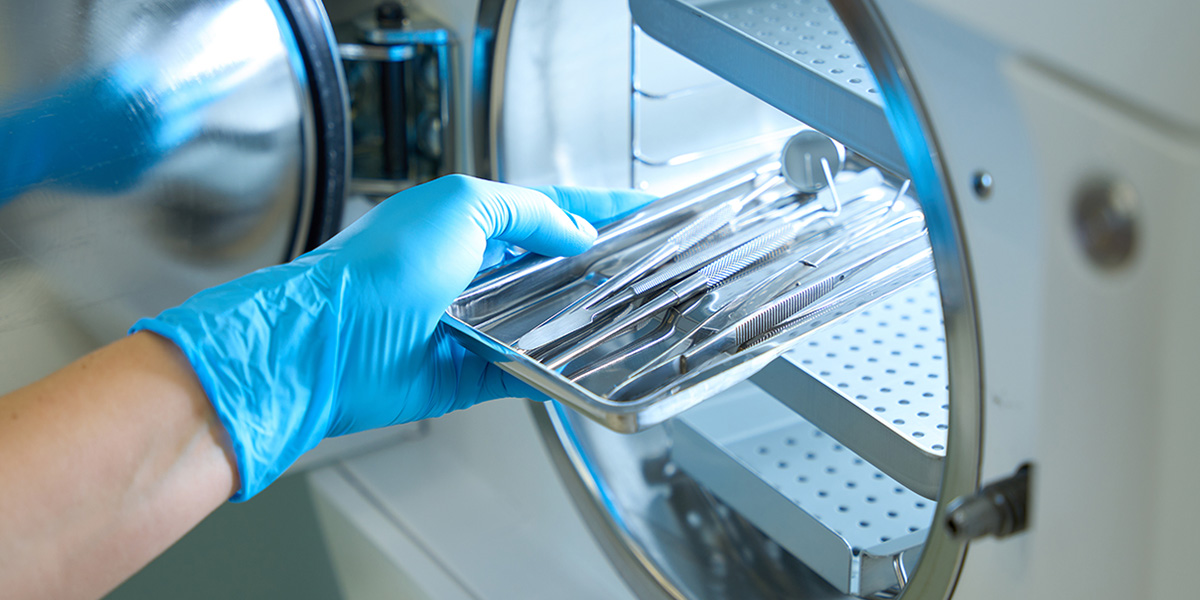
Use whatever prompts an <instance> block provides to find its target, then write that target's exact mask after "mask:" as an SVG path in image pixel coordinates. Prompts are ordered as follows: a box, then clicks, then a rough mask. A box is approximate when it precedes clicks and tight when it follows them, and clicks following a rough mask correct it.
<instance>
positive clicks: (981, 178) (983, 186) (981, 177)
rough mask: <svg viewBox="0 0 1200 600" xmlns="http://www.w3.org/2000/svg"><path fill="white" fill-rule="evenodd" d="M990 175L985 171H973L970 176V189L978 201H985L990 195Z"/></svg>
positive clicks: (991, 182)
mask: <svg viewBox="0 0 1200 600" xmlns="http://www.w3.org/2000/svg"><path fill="white" fill-rule="evenodd" d="M993 183H994V182H993V181H992V174H991V173H988V172H987V171H975V174H974V175H972V176H971V188H973V189H974V190H975V196H976V197H978V198H979V199H980V200H987V199H988V198H990V197H991V195H992V184H993Z"/></svg>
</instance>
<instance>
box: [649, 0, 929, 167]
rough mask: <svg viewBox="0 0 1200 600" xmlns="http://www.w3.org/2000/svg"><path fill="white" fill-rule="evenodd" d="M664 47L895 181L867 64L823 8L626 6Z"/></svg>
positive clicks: (890, 141) (672, 0) (697, 0)
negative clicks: (869, 162)
mask: <svg viewBox="0 0 1200 600" xmlns="http://www.w3.org/2000/svg"><path fill="white" fill-rule="evenodd" d="M630 9H631V10H632V12H633V17H634V21H635V22H636V23H637V24H638V26H640V27H641V28H642V30H643V31H645V32H646V33H648V34H649V35H650V36H651V37H653V38H655V39H657V40H658V41H660V42H662V43H663V44H665V45H667V46H669V47H670V48H672V49H674V50H675V51H677V52H679V53H680V54H682V55H684V56H686V57H688V58H690V59H691V60H693V61H695V62H697V63H699V64H700V65H701V66H703V67H705V68H707V69H709V70H711V71H713V72H714V73H716V74H717V75H720V76H721V77H723V78H725V79H727V80H729V81H730V82H732V83H733V84H735V85H737V86H738V87H741V88H742V89H744V90H746V91H747V92H750V93H751V94H753V95H755V96H757V97H759V98H760V99H762V100H764V101H765V102H767V103H768V104H771V105H773V106H775V107H776V108H778V109H780V110H782V111H783V112H785V113H787V114H789V115H791V116H793V117H795V118H797V119H799V120H800V121H803V122H804V123H807V124H808V125H810V126H812V127H814V128H816V129H819V130H821V131H823V132H825V133H826V134H828V135H829V136H831V137H833V138H834V139H837V140H839V141H841V142H842V143H843V144H845V145H846V146H847V147H849V148H852V149H853V150H854V151H856V152H858V153H859V154H861V155H863V156H865V157H867V158H868V159H870V160H872V161H874V162H875V163H877V164H879V165H880V166H882V167H884V168H886V169H889V170H891V171H893V172H895V173H897V174H900V175H905V174H906V173H907V171H908V168H907V166H906V165H905V162H904V157H903V155H902V154H901V152H900V147H899V146H898V145H897V144H896V140H895V138H894V137H893V136H892V133H891V127H890V126H889V125H888V122H887V117H886V115H885V114H884V112H883V100H882V97H881V96H880V94H879V92H878V90H877V89H876V88H875V82H874V80H873V78H872V76H871V74H870V71H869V70H868V68H867V65H866V61H865V60H863V58H862V55H861V54H860V53H859V52H858V50H857V48H856V46H855V45H854V40H852V39H850V36H849V35H848V34H847V33H846V31H845V28H844V27H843V26H842V23H841V21H840V20H839V19H838V17H837V14H836V13H835V12H834V11H833V9H832V8H830V6H829V3H828V2H827V1H826V0H719V1H710V0H631V2H630Z"/></svg>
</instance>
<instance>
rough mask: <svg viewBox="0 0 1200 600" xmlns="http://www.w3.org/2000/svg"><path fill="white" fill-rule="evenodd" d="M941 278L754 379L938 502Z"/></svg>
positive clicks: (826, 333) (816, 337)
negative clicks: (939, 283)
mask: <svg viewBox="0 0 1200 600" xmlns="http://www.w3.org/2000/svg"><path fill="white" fill-rule="evenodd" d="M944 336H945V334H944V329H943V325H942V309H941V300H940V296H939V294H938V287H937V280H936V279H935V278H934V277H932V276H930V277H927V278H925V279H922V280H921V281H918V282H915V283H913V284H912V285H910V286H908V287H906V288H905V289H903V290H901V291H900V292H897V293H896V294H894V295H893V296H891V297H889V298H888V299H887V300H884V301H882V302H878V303H876V304H874V305H872V306H870V307H869V308H867V309H865V310H862V311H860V312H858V313H855V314H853V315H849V316H847V317H845V318H843V319H841V320H839V321H837V322H835V323H833V324H831V325H829V326H828V327H825V328H823V329H820V330H817V331H815V332H813V333H812V334H809V335H808V336H807V337H806V338H805V341H804V342H803V343H801V345H800V346H799V347H797V348H796V349H795V350H792V351H790V352H789V353H787V354H786V355H784V356H782V357H780V358H779V359H777V360H775V361H774V362H772V363H771V364H770V365H768V366H767V367H766V368H764V369H763V370H762V371H760V372H759V373H758V374H756V375H755V376H754V377H753V378H752V381H753V382H754V383H755V384H756V385H758V386H759V387H760V388H762V389H763V390H765V391H766V392H768V393H770V394H771V395H773V396H774V397H775V398H777V399H778V400H779V401H780V402H782V403H784V404H785V405H787V406H788V407H790V408H791V409H793V410H795V411H796V412H797V413H799V414H800V415H802V416H804V417H805V418H806V419H808V420H809V421H811V422H812V423H813V424H814V425H816V426H817V427H820V428H821V429H822V430H824V431H825V432H826V433H828V434H829V435H831V436H832V437H834V438H836V439H837V440H838V441H840V442H841V443H843V444H845V445H846V446H848V447H850V448H852V449H853V450H854V451H855V452H857V453H858V454H859V455H861V456H862V457H863V458H864V459H866V460H868V461H869V462H871V463H872V464H873V465H875V466H876V467H878V468H879V469H880V470H882V471H883V472H885V473H887V474H888V475H889V476H891V477H894V478H895V479H896V480H897V481H900V482H901V483H903V484H904V485H905V486H906V487H909V488H910V489H912V490H913V491H915V492H917V493H919V494H921V495H922V496H925V497H926V498H935V497H936V496H937V492H938V487H939V485H940V483H941V475H942V460H943V458H944V457H945V455H946V432H947V427H948V425H947V417H948V408H949V404H948V402H949V392H948V390H947V371H946V360H945V356H946V340H945V337H944Z"/></svg>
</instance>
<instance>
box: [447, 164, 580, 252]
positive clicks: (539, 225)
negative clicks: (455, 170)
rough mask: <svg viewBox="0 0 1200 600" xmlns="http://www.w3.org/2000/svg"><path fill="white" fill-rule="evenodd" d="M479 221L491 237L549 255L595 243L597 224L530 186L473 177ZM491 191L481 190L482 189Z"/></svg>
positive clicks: (576, 250)
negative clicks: (569, 210) (483, 192)
mask: <svg viewBox="0 0 1200 600" xmlns="http://www.w3.org/2000/svg"><path fill="white" fill-rule="evenodd" d="M472 181H473V183H472V185H477V186H482V187H481V188H476V189H475V192H476V193H475V195H472V196H468V197H471V198H475V199H477V202H474V203H473V204H474V207H475V208H476V209H477V210H476V212H475V217H476V220H477V221H476V222H477V223H478V224H479V226H480V228H481V229H482V230H483V233H484V235H485V236H486V237H487V238H488V239H489V240H500V241H502V242H508V243H510V244H514V245H517V246H520V247H522V248H525V249H526V250H529V251H531V252H536V253H538V254H544V255H547V256H572V255H575V254H579V253H580V252H583V251H584V250H587V249H588V248H591V247H592V243H593V242H595V241H596V228H595V227H592V224H591V223H589V222H588V221H587V220H586V219H584V218H582V217H579V216H576V215H573V214H571V213H569V212H567V211H564V210H563V209H561V208H559V207H558V205H556V204H555V203H554V202H553V201H551V199H550V198H549V197H548V196H546V195H545V194H543V193H541V192H538V191H535V190H531V189H529V188H523V187H517V186H513V185H505V184H499V183H494V182H485V181H482V180H472ZM485 190H486V191H487V192H490V193H485V194H479V193H478V192H480V191H485Z"/></svg>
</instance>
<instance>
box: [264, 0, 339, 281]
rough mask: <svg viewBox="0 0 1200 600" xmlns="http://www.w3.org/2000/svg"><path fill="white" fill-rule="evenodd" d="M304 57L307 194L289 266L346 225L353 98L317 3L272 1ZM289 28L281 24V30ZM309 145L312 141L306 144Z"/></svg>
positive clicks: (329, 27) (329, 26) (326, 19)
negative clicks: (344, 216) (343, 220)
mask: <svg viewBox="0 0 1200 600" xmlns="http://www.w3.org/2000/svg"><path fill="white" fill-rule="evenodd" d="M271 4H272V5H274V6H277V7H278V8H279V10H280V12H282V13H283V16H284V17H285V18H286V21H287V22H286V24H287V25H289V26H290V31H291V33H292V35H293V36H294V38H295V43H296V45H297V46H298V49H299V52H300V58H301V62H302V63H303V72H302V73H297V76H300V77H303V78H304V79H303V81H302V82H301V83H302V84H303V86H302V87H303V88H304V90H303V91H304V92H305V93H306V100H307V102H306V106H305V108H307V109H308V110H307V111H305V112H306V114H305V116H304V132H303V134H304V138H305V139H306V142H305V146H306V149H305V152H304V161H305V173H304V191H303V197H302V198H301V204H300V210H299V213H298V214H297V223H296V234H295V237H294V238H293V240H292V247H291V250H290V253H289V255H288V256H286V257H284V259H285V260H289V259H292V258H295V257H296V256H299V255H300V254H302V253H304V252H307V251H308V250H311V249H313V248H316V247H317V246H319V245H321V244H322V243H323V242H324V241H325V240H327V239H329V238H330V237H333V234H335V233H337V232H338V230H339V229H340V228H341V225H342V211H343V206H344V202H345V195H346V181H347V178H348V177H349V174H350V151H349V149H350V101H349V97H350V93H349V91H348V88H347V86H346V75H345V73H344V72H343V71H342V61H341V58H340V56H339V55H338V52H337V48H338V44H337V39H336V38H335V37H334V35H333V25H332V24H331V23H330V22H329V16H328V15H327V14H326V13H325V7H324V5H322V4H321V2H318V1H317V0H273V1H272V2H271ZM283 25H284V23H280V26H281V27H282V26H283ZM307 140H311V142H310V141H307Z"/></svg>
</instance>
